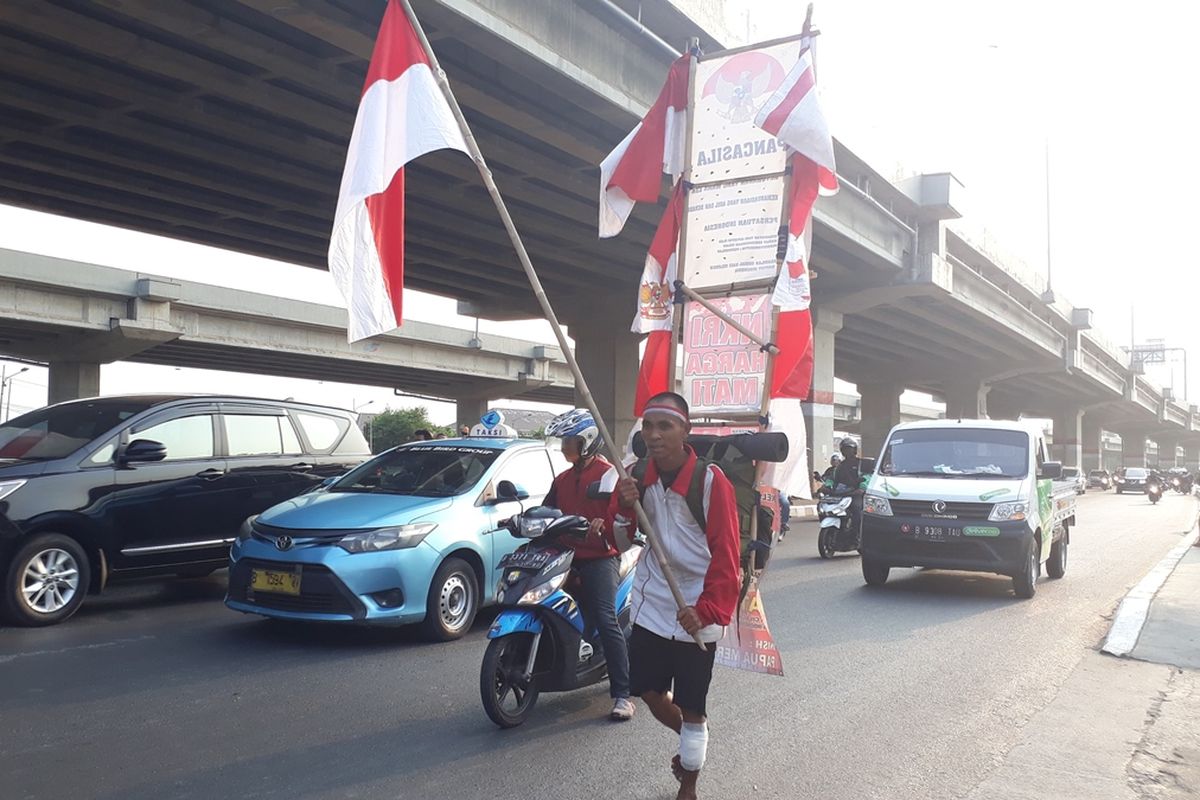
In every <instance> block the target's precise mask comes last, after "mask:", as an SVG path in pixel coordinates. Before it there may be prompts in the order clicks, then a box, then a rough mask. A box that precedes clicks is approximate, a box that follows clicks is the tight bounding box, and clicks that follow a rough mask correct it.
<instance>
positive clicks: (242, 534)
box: [237, 514, 258, 542]
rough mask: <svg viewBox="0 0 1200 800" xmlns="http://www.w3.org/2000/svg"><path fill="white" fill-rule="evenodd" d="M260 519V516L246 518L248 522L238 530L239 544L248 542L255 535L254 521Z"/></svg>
mask: <svg viewBox="0 0 1200 800" xmlns="http://www.w3.org/2000/svg"><path fill="white" fill-rule="evenodd" d="M256 519H258V514H255V515H254V516H252V517H246V521H245V522H243V523H242V527H241V528H239V529H238V534H237V540H238V541H239V542H248V541H250V537H251V536H253V535H254V520H256Z"/></svg>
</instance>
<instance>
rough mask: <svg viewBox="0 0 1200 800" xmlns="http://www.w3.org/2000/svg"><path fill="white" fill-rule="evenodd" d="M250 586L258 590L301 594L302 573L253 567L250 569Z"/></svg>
mask: <svg viewBox="0 0 1200 800" xmlns="http://www.w3.org/2000/svg"><path fill="white" fill-rule="evenodd" d="M250 588H251V589H253V590H254V591H256V592H278V593H279V594H295V595H298V594H300V573H298V572H276V571H274V570H269V569H252V570H250Z"/></svg>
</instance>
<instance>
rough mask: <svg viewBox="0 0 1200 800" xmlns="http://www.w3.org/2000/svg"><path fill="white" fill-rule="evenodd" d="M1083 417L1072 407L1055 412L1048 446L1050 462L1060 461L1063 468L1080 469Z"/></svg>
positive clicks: (1081, 463) (1082, 445)
mask: <svg viewBox="0 0 1200 800" xmlns="http://www.w3.org/2000/svg"><path fill="white" fill-rule="evenodd" d="M1083 416H1084V413H1083V411H1081V410H1080V409H1078V408H1076V407H1074V406H1072V407H1069V408H1061V409H1059V410H1058V411H1056V412H1055V414H1054V417H1053V426H1054V427H1053V430H1052V434H1051V441H1052V444H1051V445H1050V457H1051V460H1054V461H1061V462H1062V464H1063V466H1065V467H1080V468H1082V466H1083V460H1084V459H1083V449H1084V444H1083ZM1098 441H1099V439H1097V442H1098Z"/></svg>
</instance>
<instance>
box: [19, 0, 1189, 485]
mask: <svg viewBox="0 0 1200 800" xmlns="http://www.w3.org/2000/svg"><path fill="white" fill-rule="evenodd" d="M384 5H385V3H384V0H354V1H353V2H351V1H350V0H213V2H209V3H205V4H203V5H201V4H194V3H191V2H187V0H96V1H95V2H91V3H87V4H83V3H77V2H72V1H71V0H40V2H13V3H5V4H3V5H2V6H0V201H2V202H7V203H12V204H17V205H22V206H27V207H31V208H36V209H40V210H44V211H51V212H56V213H62V214H68V215H71V216H75V217H80V218H84V219H90V220H94V221H100V222H107V223H112V224H117V225H122V226H125V227H130V228H134V229H138V230H143V231H150V232H153V233H158V234H163V235H167V236H172V237H175V238H180V239H187V240H191V241H197V242H202V243H205V244H209V245H215V246H218V247H225V248H230V249H235V250H240V251H244V252H251V253H255V254H259V255H264V256H269V257H273V258H280V259H284V260H287V261H291V262H294V263H297V264H302V265H307V266H311V267H318V268H319V267H322V266H323V265H324V260H325V257H324V254H325V248H326V235H327V231H328V230H329V228H330V216H331V214H332V211H333V207H334V204H335V202H336V194H337V188H338V182H339V178H340V170H341V165H342V159H343V157H344V153H345V145H346V142H347V139H348V136H349V133H350V130H351V126H352V122H353V117H354V112H355V105H356V103H357V100H358V97H359V91H360V87H361V83H362V78H363V75H364V74H365V70H366V63H367V59H368V57H369V54H370V51H371V47H372V43H373V37H374V33H375V30H376V26H377V24H378V20H379V18H380V17H381V15H382V12H383V8H384ZM414 5H415V6H416V7H417V11H418V13H419V14H420V15H421V17H422V19H423V20H424V21H425V22H426V23H427V25H428V27H429V29H430V33H431V35H432V38H433V41H434V46H435V47H436V48H437V49H438V51H439V55H440V57H441V58H442V60H443V62H444V64H445V67H446V69H447V72H448V73H449V75H450V78H451V81H452V83H453V85H454V86H455V89H456V91H457V93H458V96H459V98H460V100H461V101H462V103H463V105H464V107H465V109H466V113H467V116H468V118H469V120H470V122H471V124H472V125H473V127H474V128H475V130H476V133H477V135H478V137H479V139H480V143H481V146H482V147H483V150H484V152H485V153H486V154H487V155H488V157H489V159H490V160H491V162H492V167H493V170H494V171H495V173H496V175H497V180H498V182H499V184H500V187H501V189H502V191H504V193H505V195H506V197H507V198H508V199H509V202H510V204H511V206H512V208H513V215H514V217H515V219H516V221H517V224H518V227H519V228H520V229H521V230H522V232H523V233H524V235H525V237H526V239H527V242H528V244H529V249H530V251H531V253H532V255H533V258H534V262H535V263H536V264H537V265H538V266H539V269H540V272H541V274H542V277H543V280H544V282H545V283H546V285H547V289H548V292H549V294H550V295H551V298H552V300H554V301H555V303H556V307H557V308H558V309H559V312H560V314H561V315H562V317H563V318H564V319H565V320H566V321H567V323H568V324H569V325H570V327H571V334H572V336H573V337H574V338H575V340H576V342H577V348H578V354H579V358H580V361H581V363H582V365H583V367H584V369H585V371H586V372H587V373H588V378H589V383H591V384H592V389H593V392H594V393H595V394H596V396H597V399H598V400H599V402H600V406H601V410H602V411H603V412H604V413H605V415H606V416H608V417H609V418H610V419H612V420H614V421H615V422H616V424H617V427H618V430H621V429H624V428H625V427H626V426H627V425H629V424H631V422H632V420H631V419H630V413H631V408H632V397H633V390H634V381H633V377H634V375H635V373H636V367H637V339H636V338H635V337H634V336H632V335H631V334H628V333H625V332H624V331H625V330H626V327H627V318H628V316H629V311H628V309H630V308H631V306H632V304H633V297H634V290H635V286H636V283H637V279H638V276H639V275H640V272H641V267H642V263H643V260H644V254H645V248H646V246H647V245H648V243H649V239H650V236H651V233H652V230H653V226H654V223H655V222H656V221H657V220H656V218H657V215H658V210H657V209H655V208H653V207H645V206H644V207H640V208H639V209H638V211H637V212H636V214H635V216H634V218H633V219H632V220H631V222H630V225H629V226H628V227H627V229H626V233H625V234H624V235H623V236H622V237H620V238H618V239H615V240H604V241H601V240H598V239H597V238H596V235H595V224H596V223H595V220H596V213H597V212H596V195H597V182H596V174H597V172H596V164H597V163H598V162H599V160H600V158H601V157H602V156H603V155H604V154H605V153H607V152H608V150H609V149H610V148H611V147H612V146H613V145H614V144H616V143H617V142H618V141H619V140H620V139H621V138H622V137H623V136H624V135H625V133H626V132H627V131H628V130H629V128H630V127H631V126H632V124H633V123H634V122H635V121H636V120H637V118H638V117H640V115H641V114H642V113H644V111H645V110H646V108H647V107H648V106H649V104H650V103H651V102H652V101H653V99H654V97H655V95H656V94H657V91H658V89H659V86H660V85H661V82H662V79H663V75H664V74H665V70H666V67H667V65H668V63H669V62H670V60H671V58H672V54H673V53H672V50H673V48H672V47H671V46H670V45H668V44H666V43H665V42H670V43H672V44H675V45H681V44H682V43H683V42H684V41H685V40H686V38H687V37H688V36H691V35H696V36H699V37H700V38H701V41H702V45H703V46H704V47H706V48H707V49H710V50H711V49H716V48H717V47H718V46H719V45H720V42H718V41H716V40H715V38H714V37H713V36H711V35H709V34H708V32H706V31H704V30H702V29H701V28H700V27H699V26H697V24H696V23H694V22H693V21H691V20H690V19H689V18H688V17H687V16H685V15H684V14H682V13H680V11H679V10H678V8H677V5H681V4H677V3H672V2H668V0H638V2H633V0H611V1H610V0H586V1H585V0H414ZM635 8H636V9H637V10H639V11H640V12H641V13H640V21H639V20H637V19H634V18H633V17H632V16H630V15H629V14H627V13H625V12H628V11H630V10H634V9H635ZM798 22H799V20H797V24H798ZM837 158H838V166H839V173H840V177H841V181H842V185H843V187H844V188H843V191H842V192H841V193H839V194H838V195H837V196H836V197H835V198H832V199H830V200H828V201H823V202H822V203H820V204H818V210H817V218H816V222H817V224H816V231H815V246H814V258H813V266H814V270H815V272H816V273H817V278H816V280H815V281H814V289H813V291H814V307H815V308H816V314H815V351H816V374H815V391H814V395H813V402H812V403H811V406H810V411H811V415H810V425H809V431H810V436H811V441H812V442H814V443H815V446H814V448H813V450H814V453H813V456H814V459H815V460H823V459H825V458H827V457H828V447H829V445H828V444H827V443H829V442H831V440H832V428H833V425H834V416H835V412H834V405H835V402H834V401H835V398H834V393H833V380H834V377H835V376H837V377H840V378H843V379H845V380H848V381H851V382H853V383H855V384H857V385H858V387H859V391H860V392H861V394H862V420H863V423H862V433H863V437H864V440H865V442H866V445H867V447H868V449H869V448H871V447H872V446H875V445H877V444H878V443H879V441H880V439H881V437H882V433H883V431H885V430H886V429H887V428H888V427H889V426H890V425H891V424H893V423H894V422H896V421H899V420H900V419H901V418H902V416H901V409H900V406H899V396H900V393H901V392H902V391H903V390H904V389H905V388H912V389H918V390H922V391H926V392H930V393H933V394H935V395H936V396H938V397H942V398H944V399H945V401H946V403H947V405H948V409H949V413H950V414H951V415H952V416H961V417H974V416H979V415H984V414H987V415H991V416H1002V417H1011V416H1015V415H1018V414H1021V413H1025V414H1027V415H1038V416H1049V417H1051V418H1053V419H1054V421H1055V424H1054V432H1055V439H1056V441H1057V444H1056V445H1055V447H1056V450H1057V451H1058V455H1059V457H1061V458H1063V459H1064V460H1065V461H1067V462H1069V463H1081V464H1083V465H1084V466H1088V465H1089V463H1098V459H1099V454H1100V444H1099V442H1100V431H1101V429H1105V430H1111V431H1116V432H1117V433H1119V434H1121V436H1122V439H1123V441H1124V442H1125V458H1126V459H1127V460H1128V461H1129V462H1130V463H1139V462H1140V461H1141V460H1144V459H1145V457H1146V456H1145V445H1144V444H1139V443H1144V442H1145V441H1146V440H1147V439H1151V440H1153V441H1155V442H1157V443H1158V444H1159V445H1160V447H1159V448H1158V449H1159V451H1160V452H1171V453H1174V452H1176V450H1175V449H1172V448H1171V447H1170V445H1172V444H1174V445H1176V446H1177V447H1183V448H1184V449H1185V451H1186V452H1187V453H1188V454H1189V455H1188V459H1189V460H1191V461H1195V460H1198V459H1200V415H1198V414H1197V411H1196V409H1195V408H1194V407H1191V406H1186V405H1183V404H1181V403H1179V402H1177V401H1176V400H1175V399H1174V398H1172V397H1171V396H1170V393H1169V392H1168V391H1165V390H1163V389H1161V388H1159V387H1156V386H1153V385H1152V384H1150V383H1149V382H1148V381H1146V380H1145V378H1144V377H1143V376H1140V375H1135V374H1132V372H1131V370H1130V366H1129V363H1128V360H1127V359H1126V358H1125V356H1124V355H1123V354H1122V353H1121V352H1120V351H1118V350H1116V349H1114V348H1113V347H1111V346H1110V345H1108V344H1107V343H1105V342H1104V341H1103V339H1102V337H1100V336H1098V335H1097V334H1096V333H1095V331H1094V330H1093V329H1092V322H1093V320H1092V318H1091V317H1092V315H1091V314H1090V312H1088V311H1087V310H1086V309H1078V308H1074V307H1072V306H1071V305H1070V304H1069V303H1067V302H1066V301H1064V300H1063V299H1062V298H1058V300H1057V301H1056V302H1053V301H1052V302H1047V299H1048V298H1046V296H1045V289H1046V287H1045V286H1044V285H1042V284H1041V283H1039V281H1038V279H1036V278H1030V277H1028V276H1026V275H1024V271H1023V270H1021V269H1020V268H1019V266H1016V265H1014V264H1013V263H1012V262H1009V261H1006V259H1004V258H1003V257H1000V256H997V255H996V254H995V253H994V252H992V250H993V248H992V247H991V246H990V245H989V244H988V243H986V242H984V241H982V240H980V239H979V238H978V237H977V236H975V235H973V234H971V233H970V232H969V231H968V229H967V228H965V227H964V226H963V224H962V223H961V222H959V221H957V220H956V217H957V216H958V211H957V200H956V194H957V192H958V191H959V189H960V188H961V187H958V186H957V184H956V182H955V181H954V180H953V178H952V176H949V175H928V176H920V177H918V178H916V179H913V180H910V181H907V182H905V183H904V184H901V185H897V184H894V183H892V182H890V181H888V180H886V179H885V178H884V177H883V176H882V175H880V174H879V173H878V172H877V171H876V170H874V169H872V168H871V167H870V165H868V164H866V163H865V162H864V161H863V160H862V159H861V158H859V157H858V156H856V155H855V154H854V153H853V152H851V151H850V150H848V149H847V148H845V147H844V146H841V145H840V144H838V146H837ZM408 179H409V182H408V190H409V198H410V201H409V222H408V230H407V234H408V255H409V264H408V281H409V285H410V286H413V287H415V288H420V289H425V290H428V291H433V292H437V293H440V294H444V295H449V296H453V297H456V298H458V299H459V300H460V302H461V304H462V307H463V308H464V309H465V310H467V311H469V312H470V313H473V314H479V315H482V316H486V317H491V318H513V317H520V316H527V315H529V314H531V313H532V312H533V303H532V298H531V295H530V293H529V291H528V289H527V287H526V285H525V281H524V278H523V276H522V275H521V272H520V267H519V265H518V264H517V263H516V260H515V258H513V257H512V254H511V252H510V248H509V247H508V244H507V242H506V240H505V238H504V233H503V230H502V229H501V227H500V225H499V224H498V222H497V220H496V218H495V215H494V212H493V211H492V209H491V207H490V205H489V204H488V202H487V198H486V196H485V194H484V192H483V189H482V187H481V186H480V185H479V182H478V179H477V176H476V175H475V174H474V171H473V168H472V167H471V165H470V164H469V163H468V162H467V161H466V160H465V159H464V158H463V157H462V156H461V155H459V154H455V153H440V154H434V155H432V156H431V157H429V158H424V159H421V160H420V161H419V162H417V163H415V164H414V165H412V166H411V168H410V169H409V171H408ZM410 325H412V323H410ZM405 330H406V331H411V330H412V329H411V328H410V327H409V326H406V329H405ZM404 335H405V334H401V336H402V337H403V336H404ZM173 341H175V340H173ZM159 347H161V348H165V349H163V350H161V351H160V352H162V353H163V354H164V357H170V358H176V357H180V358H182V357H183V355H184V354H183V353H182V352H181V348H182V344H181V343H178V342H177V343H176V344H173V345H172V344H160V345H157V346H156V347H155V348H150V349H147V350H145V351H142V352H143V355H142V356H140V357H141V358H147V357H149V356H148V355H145V354H146V353H151V352H153V351H154V350H155V349H157V348H159ZM171 348H175V349H174V350H172V349H171ZM14 352H15V351H14ZM168 354H169V355H168ZM60 355H61V354H60ZM297 368H298V367H297ZM397 368H398V367H397ZM533 391H539V390H533ZM530 396H533V394H532V393H531V395H530ZM1163 444H1166V445H1167V446H1166V447H1163V446H1161V445H1163Z"/></svg>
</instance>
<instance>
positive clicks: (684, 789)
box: [675, 767, 700, 800]
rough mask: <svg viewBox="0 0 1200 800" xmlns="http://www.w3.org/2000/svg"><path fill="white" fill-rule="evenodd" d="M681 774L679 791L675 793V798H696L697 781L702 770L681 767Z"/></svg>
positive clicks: (678, 799)
mask: <svg viewBox="0 0 1200 800" xmlns="http://www.w3.org/2000/svg"><path fill="white" fill-rule="evenodd" d="M679 774H680V779H679V793H678V794H677V795H675V800H696V797H697V795H696V781H697V780H699V779H700V770H696V771H694V772H693V771H692V770H690V769H683V768H682V767H681V768H680V770H679Z"/></svg>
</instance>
